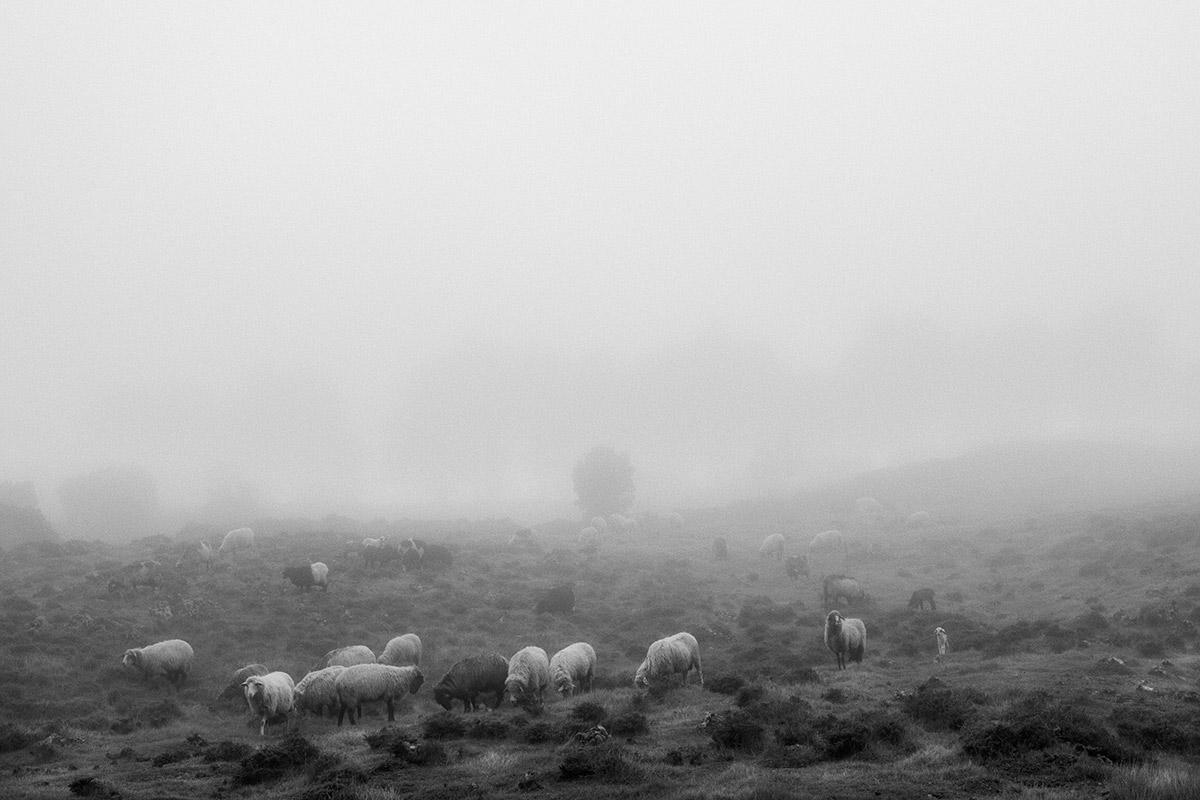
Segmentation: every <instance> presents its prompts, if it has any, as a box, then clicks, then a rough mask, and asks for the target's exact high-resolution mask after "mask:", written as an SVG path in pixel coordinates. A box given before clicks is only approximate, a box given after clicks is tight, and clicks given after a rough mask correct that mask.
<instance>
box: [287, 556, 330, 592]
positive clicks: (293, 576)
mask: <svg viewBox="0 0 1200 800" xmlns="http://www.w3.org/2000/svg"><path fill="white" fill-rule="evenodd" d="M283 577H285V578H287V579H288V580H289V581H291V582H292V585H293V586H295V587H296V588H297V589H299V590H300V591H307V590H308V589H309V587H311V586H319V587H321V588H322V589H324V590H325V591H327V592H328V591H329V567H327V566H325V564H324V563H323V562H321V561H314V562H313V563H312V564H308V565H305V566H299V567H285V568H284V570H283Z"/></svg>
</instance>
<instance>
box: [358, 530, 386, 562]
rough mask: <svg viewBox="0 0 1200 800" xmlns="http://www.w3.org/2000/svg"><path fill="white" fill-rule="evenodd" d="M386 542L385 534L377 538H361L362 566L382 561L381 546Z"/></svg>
mask: <svg viewBox="0 0 1200 800" xmlns="http://www.w3.org/2000/svg"><path fill="white" fill-rule="evenodd" d="M386 543H387V537H386V536H381V537H379V538H378V539H373V538H371V537H367V538H366V539H363V540H362V557H363V566H364V567H370V566H371V565H373V564H378V563H381V562H382V561H383V546H384V544H386Z"/></svg>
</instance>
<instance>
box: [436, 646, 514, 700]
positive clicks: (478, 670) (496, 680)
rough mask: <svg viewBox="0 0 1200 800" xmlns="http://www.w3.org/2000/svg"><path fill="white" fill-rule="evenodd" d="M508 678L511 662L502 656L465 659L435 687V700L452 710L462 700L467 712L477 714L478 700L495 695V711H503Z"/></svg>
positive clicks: (493, 654)
mask: <svg viewBox="0 0 1200 800" xmlns="http://www.w3.org/2000/svg"><path fill="white" fill-rule="evenodd" d="M507 678H508V659H507V658H505V657H504V656H502V655H500V654H499V653H488V654H487V655H482V656H471V657H470V658H464V659H463V660H462V661H459V662H458V663H456V664H455V665H454V666H452V667H451V668H450V669H449V670H448V671H447V672H446V674H445V675H443V676H442V679H441V680H440V681H438V682H437V686H434V687H433V699H434V700H435V701H436V702H437V704H438V705H439V706H441V707H442V708H444V709H446V710H447V711H449V710H450V706H451V705H452V704H453V702H454V701H455V700H461V701H462V704H463V711H464V712H465V711H474V710H475V709H476V708H477V707H478V706H477V704H476V702H475V698H476V697H478V696H479V695H481V694H487V693H495V695H496V701H495V702H494V703H492V708H493V709H495V708H499V706H500V703H502V702H503V701H504V681H505V680H506V679H507Z"/></svg>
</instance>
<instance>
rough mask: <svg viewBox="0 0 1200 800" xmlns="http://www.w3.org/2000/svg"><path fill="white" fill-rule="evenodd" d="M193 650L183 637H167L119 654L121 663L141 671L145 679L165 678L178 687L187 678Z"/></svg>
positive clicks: (193, 653) (193, 654) (190, 667)
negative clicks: (121, 654) (161, 640)
mask: <svg viewBox="0 0 1200 800" xmlns="http://www.w3.org/2000/svg"><path fill="white" fill-rule="evenodd" d="M194 656H195V652H194V651H193V650H192V646H191V645H190V644H188V643H187V642H185V641H184V640H183V639H167V640H166V641H163V642H155V643H154V644H150V645H146V646H145V647H133V648H130V649H129V650H126V651H125V655H123V656H121V663H122V664H124V665H125V666H126V667H132V668H134V669H137V670H139V671H140V672H141V673H142V677H143V678H145V679H146V680H147V681H149V680H151V679H153V678H156V677H163V678H166V680H167V683H170V684H171V685H172V686H175V687H176V688H178V687H179V686H181V685H183V682H184V681H185V680H187V676H188V673H189V672H190V671H191V669H192V658H193V657H194Z"/></svg>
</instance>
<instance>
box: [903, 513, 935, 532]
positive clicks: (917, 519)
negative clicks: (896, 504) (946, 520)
mask: <svg viewBox="0 0 1200 800" xmlns="http://www.w3.org/2000/svg"><path fill="white" fill-rule="evenodd" d="M932 520H933V517H932V516H930V514H929V512H928V511H914V512H913V513H911V514H909V515H908V519H906V520H905V521H904V522H905V524H906V525H908V527H910V528H924V527H925V526H926V525H928V524H929V523H930V522H931V521H932Z"/></svg>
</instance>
